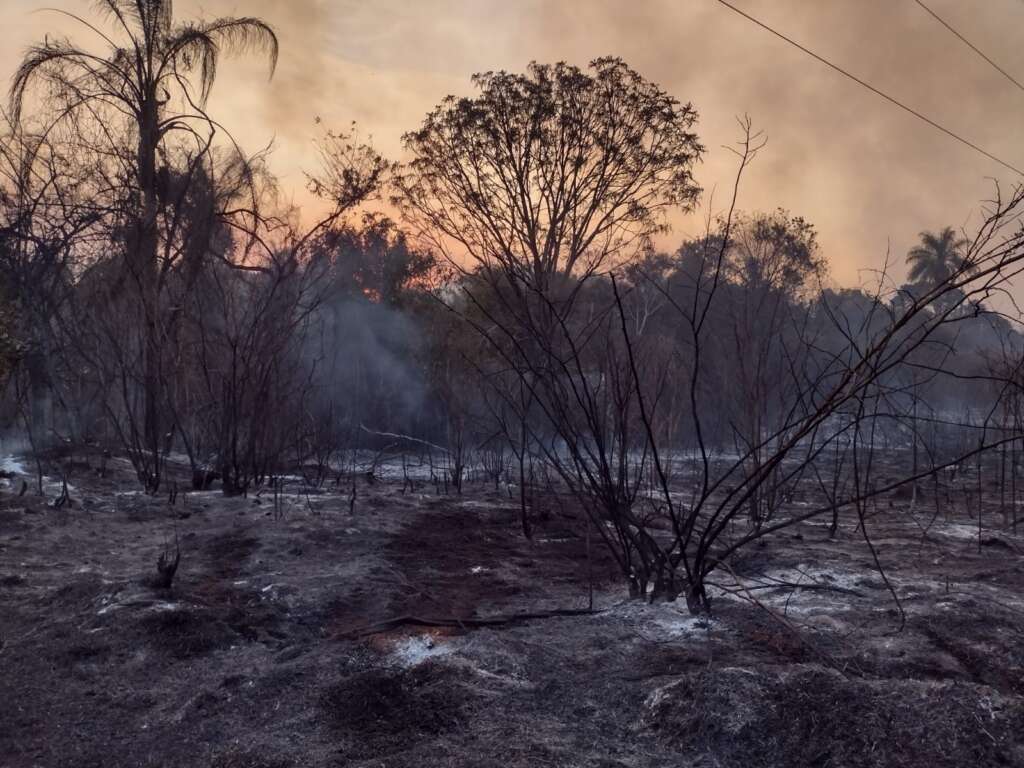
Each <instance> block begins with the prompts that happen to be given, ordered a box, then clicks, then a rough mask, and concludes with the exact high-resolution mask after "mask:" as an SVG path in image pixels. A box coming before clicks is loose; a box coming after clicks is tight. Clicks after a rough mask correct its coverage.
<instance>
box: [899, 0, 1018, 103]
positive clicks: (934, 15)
mask: <svg viewBox="0 0 1024 768" xmlns="http://www.w3.org/2000/svg"><path fill="white" fill-rule="evenodd" d="M914 2H915V3H917V4H918V5H920V6H921V7H922V8H924V9H925V11H927V12H928V13H929V14H930V15H931V17H932V18H933V19H935V20H936V21H937V22H939V24H941V25H942V26H944V27H945V28H946V29H948V30H949V31H950V32H952V33H953V34H954V35H956V36H957V37H958V38H959V39H960V42H962V43H963V44H964V45H966V46H967V47H968V48H970V49H971V50H972V51H974V52H975V53H976V54H978V55H979V56H981V58H983V59H984V60H985V61H987V62H988V63H989V64H991V65H992V67H993V68H994V69H995V70H996V71H997V72H999V74H1001V75H1002V76H1003V77H1005V78H1006V79H1007V80H1009V81H1010V82H1011V83H1013V84H1014V85H1016V86H1017V87H1018V88H1020V89H1021V90H1022V91H1024V85H1021V83H1020V82H1019V81H1018V80H1017V79H1016V78H1015V77H1014V76H1013V75H1011V74H1010V73H1009V72H1007V71H1006V70H1005V69H1003V68H1002V67H1000V66H999V65H998V64H996V63H995V62H994V61H992V59H990V58H989V57H988V56H986V55H985V54H984V53H982V52H981V50H979V49H978V47H977V46H975V45H974V44H973V43H971V41H970V40H968V39H967V38H966V37H964V36H963V35H961V34H960V33H959V32H957V31H956V30H955V29H953V27H951V26H950V25H949V23H948V22H946V20H945V19H943V18H942V17H941V16H939V14H937V13H936V12H935V11H933V10H932V9H931V8H929V7H928V6H927V5H925V4H924V3H923V2H921V0H914Z"/></svg>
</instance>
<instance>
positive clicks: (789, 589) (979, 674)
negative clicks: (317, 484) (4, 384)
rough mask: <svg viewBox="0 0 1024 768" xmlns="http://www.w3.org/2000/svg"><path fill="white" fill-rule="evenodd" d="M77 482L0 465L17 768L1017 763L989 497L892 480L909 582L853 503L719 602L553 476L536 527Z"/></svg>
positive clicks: (465, 511) (336, 499)
mask: <svg viewBox="0 0 1024 768" xmlns="http://www.w3.org/2000/svg"><path fill="white" fill-rule="evenodd" d="M182 472H184V468H182ZM183 476H184V475H183ZM185 479H186V480H187V478H185ZM68 480H69V482H70V483H71V486H72V488H71V498H72V504H71V506H70V508H66V507H65V508H63V509H60V510H55V509H52V508H51V507H49V506H48V505H47V499H45V498H39V497H38V496H34V495H33V493H32V492H31V491H30V492H29V493H28V494H26V495H25V496H18V491H19V490H20V486H21V482H20V478H19V477H18V476H14V477H10V478H8V479H7V480H5V481H0V483H6V484H7V490H2V489H0V766H3V768H29V767H33V768H35V767H37V766H46V767H47V768H49V767H50V766H68V767H69V768H70V767H71V766H74V767H75V768H79V767H80V766H81V767H85V766H97V767H98V766H102V767H103V768H119V767H122V766H123V767H127V766H143V767H147V768H156V767H157V766H160V767H161V768H171V767H174V766H182V767H183V768H184V766H188V767H189V768H194V767H196V766H214V767H216V768H243V767H244V768H291V767H292V766H295V767H299V766H389V767H392V766H417V767H418V768H419V767H422V766H480V767H483V766H501V767H502V768H517V767H519V766H523V767H525V766H604V767H610V766H637V767H638V768H639V767H640V766H722V767H723V768H731V767H732V766H737V767H739V766H744V767H746V766H751V767H757V766H765V767H767V766H771V767H773V768H774V767H776V766H778V767H779V768H782V767H783V766H895V765H899V766H910V767H911V768H913V767H915V766H921V768H924V767H925V766H989V765H991V766H997V765H1024V637H1022V633H1024V561H1022V559H1021V554H1020V553H1021V552H1024V537H1021V536H1016V535H1015V534H1014V533H1013V532H1012V531H1010V530H1004V529H1002V528H1001V527H1000V524H999V522H998V520H997V517H996V515H994V514H992V515H991V516H990V517H989V518H986V519H985V520H984V521H983V523H984V524H983V534H982V536H981V538H980V545H979V538H978V537H977V536H976V533H975V532H976V527H977V520H976V519H974V520H972V519H969V518H967V517H966V515H964V516H962V517H958V516H957V515H956V514H953V513H945V514H943V516H942V517H941V518H934V516H931V515H929V516H927V517H926V516H920V515H918V516H915V515H913V514H912V513H911V511H910V510H909V509H908V503H909V502H908V500H907V499H900V498H896V497H894V499H893V502H892V506H888V507H886V508H885V510H884V512H879V513H878V514H876V515H875V516H874V517H873V518H872V519H871V521H870V523H869V530H870V535H871V537H872V541H873V543H874V545H875V547H876V549H877V551H878V553H879V556H880V558H881V560H882V562H883V565H884V566H885V570H886V575H887V577H888V580H889V583H890V585H891V586H892V588H893V589H894V590H895V591H896V594H897V597H898V598H899V603H898V604H897V603H896V602H894V600H893V598H892V596H891V594H890V592H889V587H888V586H887V585H886V583H885V581H883V579H882V578H881V576H880V575H879V574H878V572H877V570H876V569H875V566H874V562H873V559H872V557H871V554H870V552H869V551H868V550H867V548H866V547H865V545H864V540H863V536H862V534H861V532H859V531H858V530H857V529H856V521H855V520H853V519H843V520H841V523H842V524H841V526H840V530H839V532H838V535H837V536H836V537H835V538H830V537H829V536H828V530H827V525H825V524H824V523H826V522H827V521H815V522H812V523H808V524H802V525H800V526H798V527H796V528H792V529H788V530H786V531H783V532H781V533H780V534H778V535H776V536H774V537H772V538H770V539H768V540H766V541H765V542H764V544H763V545H762V546H756V547H753V548H751V549H749V550H747V551H746V552H743V553H742V554H741V556H740V557H737V558H736V559H735V562H734V563H733V567H734V569H735V571H736V573H737V577H738V578H739V579H740V580H741V582H742V586H740V585H737V584H736V582H735V581H734V580H733V579H732V577H731V576H729V575H727V574H725V575H723V574H719V575H717V576H716V579H715V585H714V586H713V588H712V594H713V609H714V614H713V616H712V617H711V618H710V619H708V618H706V617H703V618H701V617H691V616H689V615H687V614H686V610H685V606H683V605H679V604H664V603H663V604H656V605H645V604H642V603H639V602H637V601H631V600H629V599H628V598H627V590H626V589H625V587H624V585H623V584H622V583H621V580H620V578H619V577H618V574H617V573H616V570H615V564H614V561H613V560H612V558H611V557H610V556H609V554H608V553H607V552H606V551H605V550H604V549H603V548H602V546H601V545H600V543H599V539H598V537H597V536H596V535H595V536H594V537H593V542H592V545H593V546H592V548H591V555H590V556H589V557H588V554H587V552H588V548H587V541H586V538H587V537H586V525H585V523H584V520H583V518H582V516H581V515H580V513H579V511H578V510H577V509H575V508H574V505H573V504H571V503H570V502H569V501H568V500H567V499H562V498H557V497H547V498H544V499H541V500H539V502H538V504H537V507H536V509H535V510H534V513H535V536H534V540H533V541H527V540H526V539H524V537H523V536H522V533H521V529H520V525H519V520H518V517H517V515H518V511H517V508H516V501H515V500H514V499H510V498H509V497H508V496H507V495H503V494H499V493H497V492H495V491H493V490H492V488H488V487H485V486H475V485H473V484H469V485H468V486H467V488H466V489H465V491H464V493H463V494H458V495H457V494H451V495H438V494H436V493H434V492H433V490H432V491H431V492H430V493H403V492H402V487H401V485H400V484H391V483H387V482H383V481H377V482H375V483H372V484H370V483H368V482H367V481H366V480H365V479H363V480H361V481H360V483H361V485H360V487H359V494H358V501H357V504H356V508H355V512H354V513H353V514H350V513H349V493H348V490H347V489H346V490H345V491H344V492H340V493H332V492H329V491H328V492H324V493H319V494H316V495H313V494H309V495H307V494H305V493H300V492H299V489H298V488H295V489H292V491H291V492H286V493H285V496H284V497H283V506H282V508H281V510H280V512H282V513H283V514H278V513H276V512H275V509H274V505H273V504H272V503H271V501H270V499H268V498H267V497H266V496H249V497H234V498H225V497H223V496H222V495H221V494H220V493H218V492H217V491H216V490H211V491H207V492H189V493H186V492H184V491H182V492H181V493H179V496H178V500H177V503H176V504H174V505H171V504H170V503H169V500H168V498H167V497H161V498H148V497H145V496H143V495H141V494H138V493H134V492H132V493H128V491H131V490H132V489H133V487H134V486H133V485H132V477H131V472H130V468H129V467H128V466H127V464H126V463H125V462H124V461H123V460H119V459H117V458H112V459H111V460H110V461H109V462H108V471H107V474H106V475H105V476H102V477H101V476H99V475H98V474H97V473H96V472H95V471H92V470H89V469H88V467H87V466H83V467H80V468H78V469H77V470H76V469H74V468H72V471H71V474H69V476H68ZM180 487H187V483H186V482H185V481H184V480H183V481H182V485H181V486H180ZM286 491H287V489H286ZM53 495H55V494H53ZM947 515H948V516H947ZM175 543H177V546H179V547H180V549H181V553H182V558H181V564H180V567H179V569H178V571H177V573H176V575H175V578H174V581H173V584H172V586H171V588H170V589H156V588H154V587H153V586H152V583H153V582H152V577H153V576H154V574H155V572H156V561H157V558H158V557H159V555H160V553H161V552H164V551H166V550H168V549H169V550H170V551H173V550H174V548H175ZM797 584H798V585H802V586H803V587H804V588H802V589H794V585H797ZM591 587H593V590H594V595H595V603H596V607H597V608H598V612H597V613H596V614H594V615H558V612H562V613H563V614H564V612H566V611H570V610H577V609H581V608H585V607H586V606H587V604H588V599H589V597H588V593H589V591H590V588H591ZM749 596H753V597H754V598H755V599H756V601H757V604H752V603H751V601H750V600H749V599H741V598H744V597H749ZM527 613H528V614H531V615H533V616H536V617H537V618H532V619H522V618H517V617H521V615H522V614H527ZM542 616H547V617H546V618H542ZM406 619H415V621H411V620H406ZM488 619H500V620H501V623H496V624H494V625H492V626H479V625H482V624H486V620H488ZM505 619H507V621H505ZM432 623H433V625H432Z"/></svg>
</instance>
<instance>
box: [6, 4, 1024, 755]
mask: <svg viewBox="0 0 1024 768" xmlns="http://www.w3.org/2000/svg"><path fill="white" fill-rule="evenodd" d="M95 5H97V6H98V7H99V10H100V11H101V12H100V13H99V14H97V15H95V16H94V15H91V11H89V14H90V15H85V16H81V17H78V16H73V17H72V20H73V21H75V22H76V23H77V24H79V25H80V26H82V29H83V31H89V30H91V31H92V32H93V33H95V32H100V34H99V37H98V38H97V36H96V35H95V34H92V35H91V36H89V37H88V38H86V36H84V35H83V39H91V40H95V39H99V40H100V42H101V45H100V47H98V48H95V49H84V48H79V47H78V44H77V42H76V41H75V40H64V39H51V38H47V39H46V40H45V41H44V42H42V43H40V44H39V45H37V46H35V47H33V48H32V49H31V50H30V51H29V52H28V53H27V54H26V56H25V58H24V59H23V60H22V62H21V65H20V66H19V68H18V69H17V71H16V72H15V73H14V75H13V80H12V82H11V88H10V94H9V103H8V105H7V109H6V110H5V112H4V125H3V128H4V130H3V135H2V137H0V363H2V366H0V367H2V371H0V373H2V376H3V384H4V390H3V397H2V401H0V418H2V419H3V420H4V426H5V428H6V431H5V433H4V454H5V456H6V458H5V459H4V463H3V465H2V467H0V468H2V472H0V478H2V479H0V483H2V487H0V534H2V536H0V668H2V669H3V670H4V671H3V673H2V679H0V700H3V701H4V702H6V703H7V707H8V708H7V710H6V711H7V713H8V715H5V716H2V717H0V754H2V755H4V760H8V761H9V762H6V763H5V765H7V764H9V765H12V766H29V765H81V766H85V765H146V766H157V765H219V766H235V765H238V766H243V765H244V766H259V765H266V766H292V765H295V766H299V765H324V766H327V765H362V764H366V765H371V764H372V765H377V764H386V765H413V764H415V765H442V764H443V765H467V766H468V765H481V766H482V765H497V764H501V765H507V766H515V765H523V766H526V765H607V766H612V765H620V766H626V765H654V764H659V765H660V764H687V765H689V764H693V765H709V766H710V765H715V766H719V765H720V766H734V765H735V766H761V765H763V766H786V765H820V766H826V765H835V766H840V765H842V766H860V765H863V766H875V765H878V766H881V765H893V764H897V763H898V764H900V765H950V766H952V765H998V764H1005V765H1021V764H1024V745H1022V744H1021V739H1020V734H1021V728H1022V725H1024V710H1022V707H1024V698H1022V697H1024V672H1022V670H1024V655H1022V654H1024V652H1022V650H1021V647H1022V646H1021V642H1020V640H1021V633H1022V631H1024V619H1022V617H1024V602H1021V600H1020V597H1019V594H1020V588H1021V586H1022V585H1024V563H1022V561H1021V559H1020V558H1021V555H1022V554H1024V532H1021V531H1018V527H1019V525H1020V523H1021V522H1022V516H1021V514H1020V511H1019V509H1020V502H1021V500H1022V496H1024V477H1022V474H1021V464H1022V462H1024V431H1022V427H1024V421H1022V420H1024V335H1022V332H1021V326H1020V319H1021V318H1020V317H1019V314H1018V312H1017V311H1016V304H1015V303H1014V281H1015V279H1017V278H1018V275H1019V272H1020V270H1021V268H1022V266H1024V229H1022V226H1021V213H1022V212H1024V188H1022V187H1021V186H1013V187H1010V188H1006V187H1005V186H1004V187H1000V186H998V185H995V186H994V188H993V195H992V199H991V200H989V201H986V202H985V203H984V204H983V205H982V207H981V216H980V218H979V219H978V221H980V223H979V224H978V225H977V226H976V227H975V228H973V229H972V230H970V231H956V230H954V229H952V228H949V227H944V228H943V227H939V228H938V229H937V230H936V231H934V232H931V231H929V232H923V233H921V235H920V243H919V245H917V246H916V247H914V248H913V249H912V250H911V251H910V252H909V253H908V254H907V255H906V260H905V261H906V263H905V264H904V263H902V260H891V261H887V264H886V266H885V268H884V269H882V270H879V271H877V272H875V273H872V277H871V278H870V280H869V281H867V282H866V283H865V284H864V285H862V286H861V287H858V288H851V287H839V286H837V285H836V284H835V283H834V281H832V280H831V279H830V277H829V266H828V265H829V262H828V256H829V254H828V253H826V252H824V249H823V247H822V246H821V244H820V243H819V240H818V234H817V232H816V230H815V227H814V225H813V223H811V222H810V221H809V220H807V219H805V218H804V217H803V216H802V215H800V214H799V213H795V212H791V211H787V210H784V209H777V210H770V211H747V210H744V207H743V205H742V186H743V180H744V178H745V177H746V176H747V174H749V173H750V172H751V169H752V168H756V160H757V157H758V155H759V154H762V153H764V152H766V151H768V149H767V147H766V141H765V138H764V136H763V135H762V134H760V133H759V132H758V131H757V130H756V129H755V127H754V124H753V122H752V121H751V120H750V119H749V118H746V117H744V118H742V119H740V120H739V121H738V123H737V125H738V136H737V137H734V138H735V139H737V140H736V141H735V142H734V143H732V144H729V145H728V149H729V151H730V152H732V154H733V156H734V159H735V166H736V167H735V183H734V184H733V185H732V186H731V187H730V190H729V197H728V198H727V199H726V200H725V201H724V203H723V201H722V200H721V199H719V200H716V201H712V200H711V199H710V196H708V195H705V194H703V192H702V189H701V186H700V183H699V173H698V170H699V168H700V166H699V163H700V161H701V159H702V158H703V157H704V156H705V154H706V153H707V150H706V148H705V146H704V144H703V143H702V138H701V137H700V136H699V133H698V127H699V125H698V113H697V109H696V107H695V106H694V105H691V104H689V103H684V102H681V101H679V100H678V99H677V98H676V97H674V96H673V95H671V94H669V93H666V92H665V91H663V90H662V89H661V88H660V87H659V86H658V85H657V84H655V83H652V82H650V81H649V80H647V79H646V78H645V77H643V76H642V75H641V74H640V73H638V72H636V71H634V70H633V69H631V68H630V67H629V66H628V65H627V64H626V63H625V62H623V61H622V60H620V59H617V58H600V59H597V60H595V61H593V62H591V63H590V64H589V65H586V66H573V65H570V64H566V63H558V64H551V65H548V64H540V63H534V64H530V65H529V66H528V68H527V69H526V71H525V72H523V73H509V72H485V73H482V74H477V75H475V76H473V79H472V87H473V90H472V95H470V96H465V97H455V96H451V97H448V98H446V99H444V100H443V101H441V102H440V103H439V104H438V106H437V107H436V108H435V109H434V110H433V111H431V112H430V113H429V114H428V115H427V116H426V117H425V118H424V120H423V122H422V124H421V125H420V126H419V127H418V128H413V129H412V130H411V131H410V132H409V133H407V134H406V135H405V136H404V153H403V156H402V158H401V161H400V162H397V161H392V160H389V159H386V158H384V157H382V156H381V155H380V154H378V152H377V151H376V150H375V149H374V148H373V147H372V146H370V145H369V144H368V143H366V142H364V141H363V140H362V139H361V138H360V135H361V134H360V132H359V131H358V130H357V129H356V128H355V127H354V126H353V127H351V128H349V129H347V130H345V131H336V130H331V131H325V132H324V133H323V134H322V135H321V138H320V139H319V141H318V147H317V148H318V150H319V156H320V159H321V167H320V168H319V169H318V170H316V171H314V172H311V173H310V174H309V176H308V179H307V181H308V191H309V192H310V194H311V195H313V196H315V197H316V198H317V199H318V202H319V205H318V207H317V210H319V211H322V212H323V213H322V216H321V218H320V219H318V220H316V221H309V220H308V217H306V216H303V215H300V213H301V212H299V211H296V210H290V209H287V208H285V207H283V206H282V204H281V203H280V201H281V199H282V198H283V196H282V195H280V194H279V192H280V191H281V190H279V188H278V184H277V181H276V179H275V178H274V176H273V174H272V171H271V165H272V164H271V162H270V157H269V156H267V155H266V154H255V155H249V154H246V153H245V151H244V150H243V148H241V147H240V146H239V145H238V144H237V143H236V142H235V141H234V140H233V139H231V138H230V137H229V136H226V135H225V132H224V130H223V128H222V127H221V126H220V124H219V123H218V122H217V121H216V117H215V116H213V115H210V114H209V113H208V111H207V108H206V102H207V97H208V96H209V94H210V91H211V89H212V88H213V87H214V81H215V76H216V73H217V69H218V66H219V65H220V64H221V61H220V59H221V58H222V57H224V56H228V55H246V56H260V57H264V58H265V59H266V60H267V62H268V64H269V66H270V70H271V73H272V72H273V69H274V66H275V64H276V61H277V57H278V41H277V37H276V36H275V33H274V31H273V29H272V28H271V27H270V26H269V25H268V24H266V23H265V22H263V21H261V20H259V19H255V18H224V19H216V20H213V21H204V22H199V21H195V22H187V21H186V22H182V21H181V20H178V19H176V18H174V16H173V15H172V9H171V3H170V2H166V1H165V0H104V1H103V2H100V3H97V4H95ZM708 138H709V140H710V137H708ZM721 140H722V137H714V142H715V143H716V144H717V143H719V142H720V141H721ZM679 212H684V213H687V214H696V215H698V216H701V217H702V220H703V222H704V225H703V231H702V234H700V235H699V236H696V237H692V238H688V239H686V240H684V241H683V242H677V243H676V244H675V246H673V247H669V246H667V245H666V243H667V242H669V241H670V238H671V234H670V232H669V228H668V225H667V222H668V220H669V217H670V216H671V215H674V214H678V213H679ZM161 541H162V542H163V544H162V545H161V547H159V548H156V549H154V546H153V545H154V542H161ZM172 541H173V545H172V544H171V543H170V542H172ZM118 761H120V762H118ZM679 761H683V762H679Z"/></svg>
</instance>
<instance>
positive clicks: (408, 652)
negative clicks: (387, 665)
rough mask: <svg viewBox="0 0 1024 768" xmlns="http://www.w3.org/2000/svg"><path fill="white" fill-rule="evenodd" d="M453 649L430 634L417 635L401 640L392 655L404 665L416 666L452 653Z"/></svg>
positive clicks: (408, 666)
mask: <svg viewBox="0 0 1024 768" xmlns="http://www.w3.org/2000/svg"><path fill="white" fill-rule="evenodd" d="M451 652H452V649H451V648H450V647H449V646H448V645H447V644H442V643H438V642H437V641H436V640H435V639H434V638H433V637H432V636H430V635H415V636H413V637H407V638H405V639H403V640H400V641H399V642H398V643H397V644H396V645H395V647H394V650H392V652H391V655H392V656H394V657H395V659H396V660H397V661H398V663H399V664H401V665H402V666H403V667H406V668H410V667H415V666H418V665H420V664H422V663H423V662H425V661H427V660H428V659H434V658H438V657H441V656H449V655H451Z"/></svg>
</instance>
